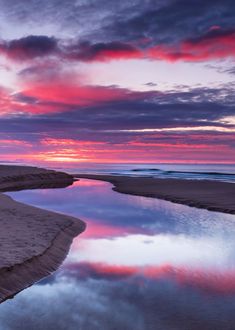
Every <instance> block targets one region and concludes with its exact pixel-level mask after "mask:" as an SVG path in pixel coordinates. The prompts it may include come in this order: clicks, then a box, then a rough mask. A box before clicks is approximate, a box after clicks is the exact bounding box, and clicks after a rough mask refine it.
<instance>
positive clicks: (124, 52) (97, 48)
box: [64, 41, 142, 61]
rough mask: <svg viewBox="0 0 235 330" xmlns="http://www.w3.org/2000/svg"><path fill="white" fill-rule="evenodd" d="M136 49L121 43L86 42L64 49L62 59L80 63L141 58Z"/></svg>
mask: <svg viewBox="0 0 235 330" xmlns="http://www.w3.org/2000/svg"><path fill="white" fill-rule="evenodd" d="M141 56H142V55H141V52H140V50H138V49H137V48H136V47H134V46H132V45H130V44H126V43H122V42H117V41H116V42H115V41H114V42H108V43H104V42H101V43H95V44H90V43H89V42H88V41H86V42H82V43H79V44H78V45H71V46H69V47H67V49H66V48H65V49H64V57H67V58H68V59H73V60H80V61H93V60H106V59H112V58H114V59H117V58H135V57H137V58H138V57H141Z"/></svg>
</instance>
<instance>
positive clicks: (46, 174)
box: [0, 166, 85, 302]
mask: <svg viewBox="0 0 235 330" xmlns="http://www.w3.org/2000/svg"><path fill="white" fill-rule="evenodd" d="M72 182H73V178H72V177H71V176H69V175H67V174H65V173H61V172H55V171H48V170H45V169H40V168H36V167H22V166H0V191H12V190H20V189H29V188H30V189H31V188H35V189H36V188H42V187H43V188H46V187H50V188H51V187H56V188H57V187H66V186H68V185H70V184H71V183H72ZM0 229H1V230H0V253H1V259H0V302H2V301H4V300H5V299H7V298H9V297H12V296H14V295H15V294H16V293H17V292H19V291H21V290H23V289H24V288H26V287H28V286H30V285H32V284H33V283H35V282H36V281H38V280H40V279H41V278H43V277H45V276H47V275H49V274H50V273H51V272H53V271H54V270H56V269H57V267H58V266H59V265H60V264H61V262H62V261H63V260H64V258H65V257H66V255H67V253H68V251H69V247H70V245H71V243H72V240H73V238H74V237H75V236H77V235H78V234H80V233H81V232H82V231H84V229H85V224H84V222H82V221H81V220H79V219H75V218H73V217H70V216H66V215H62V214H57V213H54V212H49V211H46V210H42V209H39V208H36V207H32V206H28V205H25V204H22V203H18V202H16V201H14V200H13V199H12V198H10V197H8V196H6V195H5V194H2V193H0Z"/></svg>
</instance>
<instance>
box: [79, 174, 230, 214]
mask: <svg viewBox="0 0 235 330" xmlns="http://www.w3.org/2000/svg"><path fill="white" fill-rule="evenodd" d="M74 177H76V178H86V179H94V180H102V181H108V182H110V183H112V184H113V185H114V187H113V190H115V191H117V192H120V193H124V194H130V195H138V196H145V197H154V198H159V199H164V200H167V201H171V202H174V203H180V204H185V205H189V206H194V207H197V208H204V209H207V210H211V211H217V212H224V213H230V214H235V184H233V183H227V182H219V181H210V180H181V179H156V178H152V177H151V178H150V177H128V176H114V175H94V174H74Z"/></svg>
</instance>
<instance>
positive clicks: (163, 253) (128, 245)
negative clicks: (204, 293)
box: [66, 234, 235, 269]
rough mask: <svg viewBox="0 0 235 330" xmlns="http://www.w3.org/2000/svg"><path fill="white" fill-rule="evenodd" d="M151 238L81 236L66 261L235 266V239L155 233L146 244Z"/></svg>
mask: <svg viewBox="0 0 235 330" xmlns="http://www.w3.org/2000/svg"><path fill="white" fill-rule="evenodd" d="M148 238H149V236H146V235H129V236H126V237H117V238H115V239H112V240H111V239H106V238H103V239H83V238H82V236H81V238H80V237H78V238H77V239H75V240H74V243H73V246H72V250H71V252H70V254H69V256H68V258H67V260H66V262H68V263H69V262H71V261H77V262H78V261H89V262H105V263H107V262H108V263H111V264H118V265H161V264H166V263H170V264H172V265H184V266H187V267H196V266H200V267H205V269H218V268H220V269H224V268H231V267H235V259H234V248H235V242H234V241H232V242H231V241H229V240H228V241H223V240H219V239H214V238H212V237H203V236H202V237H201V238H197V239H196V238H193V237H190V236H185V235H169V234H168V235H164V234H159V235H156V236H152V237H151V240H152V241H151V244H146V240H147V239H148ZM94 251H95V253H94ZM215 256H216V257H215Z"/></svg>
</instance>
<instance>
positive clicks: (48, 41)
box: [0, 35, 58, 61]
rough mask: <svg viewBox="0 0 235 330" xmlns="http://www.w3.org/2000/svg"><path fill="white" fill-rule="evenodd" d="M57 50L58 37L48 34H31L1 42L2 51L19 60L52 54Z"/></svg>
mask: <svg viewBox="0 0 235 330" xmlns="http://www.w3.org/2000/svg"><path fill="white" fill-rule="evenodd" d="M56 52H58V49H57V41H56V39H55V38H53V37H51V38H50V37H47V36H32V35H31V36H27V37H24V38H21V39H16V40H11V41H5V42H4V41H2V42H1V43H0V53H1V54H3V55H6V56H7V57H9V58H10V59H13V60H17V61H22V60H23V61H24V60H32V59H35V58H38V57H45V56H50V55H53V54H55V53H56Z"/></svg>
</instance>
